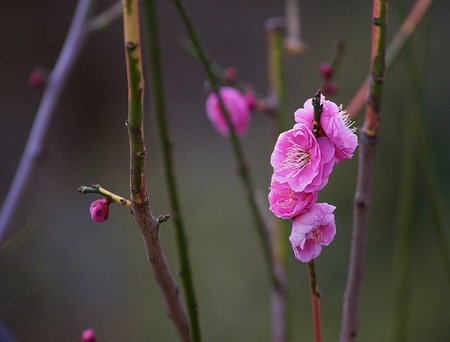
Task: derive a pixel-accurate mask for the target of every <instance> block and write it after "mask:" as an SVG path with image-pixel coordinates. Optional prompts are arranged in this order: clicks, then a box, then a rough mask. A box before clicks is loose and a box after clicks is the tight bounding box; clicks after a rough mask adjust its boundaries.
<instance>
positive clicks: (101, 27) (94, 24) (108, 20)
mask: <svg viewBox="0 0 450 342" xmlns="http://www.w3.org/2000/svg"><path fill="white" fill-rule="evenodd" d="M121 16H122V4H121V2H120V1H117V2H116V3H114V4H112V5H111V6H110V7H108V8H107V9H106V10H104V11H103V12H102V13H100V14H98V15H96V16H95V17H93V18H92V19H91V20H89V31H90V32H91V33H100V32H103V31H105V30H107V29H108V28H109V27H110V26H111V25H112V24H114V23H115V22H116V21H119V19H120V18H121Z"/></svg>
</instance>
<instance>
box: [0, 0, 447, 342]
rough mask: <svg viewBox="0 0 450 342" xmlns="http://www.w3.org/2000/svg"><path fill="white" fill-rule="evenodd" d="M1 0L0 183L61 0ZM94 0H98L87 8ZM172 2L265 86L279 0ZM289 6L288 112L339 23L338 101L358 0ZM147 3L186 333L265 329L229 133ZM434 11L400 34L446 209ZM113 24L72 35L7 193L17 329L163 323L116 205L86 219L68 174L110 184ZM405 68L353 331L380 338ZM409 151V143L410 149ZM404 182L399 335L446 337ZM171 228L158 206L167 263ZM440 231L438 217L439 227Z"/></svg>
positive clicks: (164, 208) (251, 153)
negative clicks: (32, 169)
mask: <svg viewBox="0 0 450 342" xmlns="http://www.w3.org/2000/svg"><path fill="white" fill-rule="evenodd" d="M1 3H2V6H1V8H2V11H1V13H0V32H2V33H1V34H0V46H2V47H3V49H2V53H1V54H0V70H1V74H2V77H0V94H1V95H0V160H1V162H0V199H1V198H4V196H5V195H6V192H7V191H8V188H9V185H10V182H11V180H12V178H13V175H14V172H15V169H16V167H17V165H18V162H19V159H20V156H21V153H22V151H23V148H24V146H25V143H26V139H27V135H28V133H29V131H30V128H31V125H32V123H33V118H34V116H35V113H36V109H37V107H38V105H39V101H40V99H41V96H42V90H36V89H31V88H30V87H29V86H28V83H27V79H28V76H29V74H30V72H31V70H32V69H33V68H34V67H41V68H44V69H49V70H50V69H51V68H52V67H53V65H54V63H55V61H56V58H57V56H58V53H59V51H60V48H61V46H62V44H63V41H64V38H65V35H66V33H67V30H68V27H69V24H70V21H71V16H72V13H73V10H74V8H75V5H76V2H75V1H55V0H47V1H41V2H38V1H24V0H21V1H2V2H1ZM111 3H112V2H110V1H98V5H97V7H96V8H97V11H100V10H102V9H104V8H106V7H107V6H108V5H109V4H111ZM407 3H408V5H411V3H412V1H408V2H407ZM187 4H188V6H189V8H190V10H191V12H192V14H193V19H194V21H195V23H196V25H197V28H198V31H199V34H200V37H201V39H202V41H203V42H204V44H205V45H206V47H207V49H208V51H209V53H210V56H211V57H212V58H213V59H214V60H216V61H217V62H218V63H220V64H222V65H224V66H234V67H235V68H236V69H237V70H238V72H239V75H240V76H241V78H242V79H243V80H245V81H246V82H248V83H252V84H253V85H254V87H255V89H256V91H257V93H258V94H259V95H261V96H263V95H265V94H266V92H267V83H268V79H267V71H266V70H267V51H266V36H265V31H264V23H265V20H266V19H267V18H270V17H279V16H283V14H284V8H283V2H282V1H274V0H271V1H269V0H249V1H240V0H229V1H224V0H214V1H206V2H205V1H187ZM301 6H302V19H303V38H304V40H305V41H306V42H307V43H308V44H309V47H310V50H309V53H308V54H306V55H304V56H301V57H287V58H286V81H287V89H288V112H289V113H293V111H294V110H295V109H296V108H298V107H301V106H302V104H303V102H304V101H305V100H306V99H307V98H309V97H311V96H312V95H313V94H314V92H315V91H316V90H317V89H318V87H319V85H320V74H319V71H318V70H319V66H320V64H321V63H322V62H325V61H330V59H331V57H332V55H333V53H334V51H335V47H336V41H337V40H338V39H340V38H343V39H345V42H346V52H345V56H344V60H343V62H342V65H341V69H340V70H339V71H338V74H337V75H336V82H337V83H338V85H339V89H340V92H339V94H338V95H336V96H335V97H333V100H334V101H335V102H338V103H343V104H346V103H348V102H349V100H350V99H351V98H352V95H353V94H354V92H355V91H356V90H357V89H358V87H359V85H360V84H361V82H362V80H363V79H364V77H365V76H366V75H367V73H368V67H369V51H370V16H371V1H368V0H365V1H360V0H352V1H349V0H348V1H325V0H321V1H314V2H312V1H301ZM158 7H159V11H158V14H159V19H160V26H161V34H162V45H161V52H162V55H163V58H164V70H163V71H164V76H165V90H166V98H167V107H168V112H169V113H170V129H171V131H172V134H173V137H174V140H175V161H176V166H177V177H178V183H179V185H180V191H181V198H182V211H183V214H184V217H185V220H186V226H187V230H188V235H189V243H190V253H191V260H192V264H193V274H194V281H195V285H196V291H197V297H198V303H199V309H200V316H201V321H202V327H203V330H204V333H203V334H204V340H205V341H269V340H270V321H269V317H270V297H269V284H268V283H269V282H268V276H267V274H266V273H265V266H264V263H263V258H262V254H261V249H260V245H259V241H258V240H257V238H256V230H255V228H254V226H253V221H252V218H251V217H250V215H249V212H248V205H247V202H246V199H245V193H244V189H243V188H242V186H241V183H240V180H239V178H238V177H237V174H236V172H235V167H236V165H235V161H234V158H233V155H232V152H231V147H230V145H229V142H228V141H227V140H226V139H224V138H222V137H221V136H219V135H218V134H217V133H216V132H215V131H214V130H213V129H212V127H211V126H210V124H209V122H208V121H207V119H206V116H205V112H204V101H205V98H206V95H207V93H206V92H205V90H204V89H205V77H204V73H203V71H202V69H201V68H200V66H199V65H198V64H197V63H196V62H194V61H192V60H191V59H189V58H187V57H186V56H185V54H184V53H183V52H182V51H181V50H180V49H179V47H178V41H179V39H180V38H182V37H184V36H185V32H184V29H183V27H182V25H181V23H180V20H179V17H178V15H177V13H176V12H175V10H174V8H173V7H172V6H171V4H170V3H169V2H168V1H159V2H158ZM449 11H450V3H448V2H446V1H436V3H435V5H434V8H433V9H432V11H431V13H430V15H428V16H427V17H426V19H425V21H424V22H423V24H422V25H421V26H420V27H419V29H418V31H417V33H416V34H415V35H414V38H413V39H412V47H413V51H414V53H415V56H416V59H417V63H418V66H419V74H420V75H421V77H423V83H422V85H423V90H422V91H421V97H422V100H423V103H424V108H425V112H424V114H425V119H424V124H425V126H426V127H425V130H426V132H427V134H428V137H429V138H430V149H429V150H428V152H426V153H427V155H428V156H427V157H428V158H429V159H430V160H431V167H432V169H433V171H434V173H435V175H436V179H437V180H438V188H439V194H440V196H441V198H442V199H443V203H444V211H445V215H447V216H445V222H446V223H448V222H449V217H448V214H447V212H448V210H447V209H448V207H449V196H448V195H449V191H450V181H449V177H448V176H449V174H450V149H449V148H448V147H449V140H448V139H449V138H448V137H449V127H450V115H449V110H448V105H447V101H448V95H449V92H448V89H449V88H448V85H449V83H448V79H449V76H450V73H449V71H448V67H447V66H446V65H448V57H449V52H450V45H449V37H450V36H449V32H450V20H449V17H448V13H450V12H449ZM398 15H399V11H398V8H397V6H396V3H394V2H393V3H392V4H391V13H390V18H389V36H390V37H391V36H392V34H393V32H394V31H395V30H396V29H397V28H398V26H399V19H398V18H399V16H398ZM122 40H123V37H122V24H121V22H120V21H118V22H117V23H116V24H115V25H114V26H113V27H112V28H110V29H109V30H108V31H106V32H104V33H102V34H100V35H97V36H95V37H92V38H90V39H89V41H88V43H87V45H86V46H85V48H84V49H83V51H82V55H81V58H80V60H79V62H78V63H77V65H76V67H75V71H74V73H73V74H72V75H71V77H70V81H69V85H68V87H67V88H66V89H65V90H64V93H63V96H62V98H61V101H60V104H59V106H58V110H57V113H56V115H55V119H54V121H53V122H52V125H51V128H50V132H51V133H50V134H49V136H48V138H47V140H46V153H45V160H44V162H43V164H42V166H41V167H40V169H39V170H37V171H36V173H35V174H34V176H33V180H32V185H31V187H30V189H29V192H28V195H27V199H26V201H25V203H23V204H22V205H21V207H20V208H18V215H17V217H16V219H15V221H14V227H13V232H18V231H20V230H22V229H24V228H25V227H26V226H27V225H30V224H32V225H34V227H35V229H34V230H33V232H32V234H31V236H30V237H29V238H28V239H27V240H26V241H25V242H24V243H23V244H22V245H20V246H19V247H18V248H17V249H16V250H14V251H13V252H12V253H10V254H9V255H8V256H6V257H5V258H3V259H1V260H0V321H1V322H3V324H4V325H5V326H7V327H8V329H9V330H10V332H11V333H12V334H13V335H14V337H15V338H16V339H17V341H44V340H45V341H75V340H77V338H79V336H80V334H81V331H82V330H83V329H85V328H88V327H92V328H94V329H95V330H96V332H97V336H98V340H99V341H173V340H176V335H175V333H174V331H173V329H172V326H171V323H170V322H169V319H168V318H167V317H166V314H165V310H164V305H163V302H162V299H161V297H160V295H159V290H158V288H157V287H156V285H155V283H154V280H153V278H152V276H151V273H150V270H149V267H148V265H147V262H146V258H145V251H144V247H143V243H142V239H141V236H140V232H139V230H138V229H137V227H136V226H135V224H134V221H133V220H132V217H131V216H130V214H129V213H128V212H127V210H124V209H123V208H121V207H119V206H113V207H111V213H110V218H109V220H108V221H107V222H106V223H103V224H100V225H99V224H96V223H94V222H92V221H91V219H90V216H89V205H90V203H91V202H92V201H93V200H94V199H96V198H97V197H96V196H91V195H86V196H82V195H80V194H79V193H78V192H77V191H76V189H77V187H78V186H79V185H89V184H93V183H100V184H102V185H103V186H104V187H107V188H108V189H110V190H112V191H115V192H116V193H120V194H123V195H126V194H127V192H128V169H129V164H128V140H127V131H126V129H125V126H124V121H125V118H126V112H127V88H126V74H125V65H124V64H125V63H124V54H123V43H122ZM410 73H411V70H408V67H407V65H406V63H405V58H403V57H401V58H400V59H399V60H398V62H397V63H396V65H395V66H394V67H393V68H392V69H390V70H389V72H388V74H387V79H386V82H385V91H384V97H383V108H382V114H383V118H382V129H381V134H380V140H379V149H378V155H377V160H376V170H375V179H374V187H373V200H372V211H371V223H370V234H369V246H368V257H367V273H366V280H365V285H364V291H363V293H362V312H361V316H362V325H361V330H360V339H359V340H360V341H383V340H386V339H387V338H388V337H389V332H390V322H391V321H390V318H391V314H392V300H393V298H392V279H393V267H392V256H393V248H394V247H393V242H394V232H395V228H396V212H397V208H398V205H399V203H398V197H399V193H398V184H399V181H400V179H399V177H400V174H401V170H400V167H399V165H400V160H401V149H402V141H403V140H402V137H403V132H404V127H405V122H406V120H408V118H409V117H408V114H409V113H411V111H412V110H414V107H413V106H415V103H416V102H414V99H415V98H414V96H413V92H412V90H411V86H410V83H411V81H410V77H409V75H410ZM147 84H149V82H147ZM147 90H149V86H147ZM289 115H290V114H289ZM145 120H146V138H147V149H148V151H149V153H148V186H149V194H150V200H151V205H152V209H153V212H154V213H155V214H160V213H167V212H168V211H169V207H168V202H167V195H166V190H165V183H164V178H163V173H162V163H161V158H160V148H159V144H158V139H157V138H158V137H157V134H158V132H157V131H156V129H155V124H154V119H153V113H152V100H151V98H150V97H149V96H148V94H147V98H146V118H145ZM360 124H361V118H359V119H358V125H360ZM268 127H269V126H268V121H267V118H266V117H265V116H264V115H261V114H255V115H254V117H253V119H252V124H251V129H250V131H249V132H248V134H247V135H246V137H245V138H244V139H243V144H244V148H245V153H246V156H247V159H248V162H249V166H250V169H251V172H252V173H253V176H254V179H255V184H256V185H257V187H258V188H259V189H260V191H261V194H262V195H263V197H265V196H266V194H267V192H268V190H267V189H268V185H269V181H270V175H271V169H270V165H269V156H270V153H271V149H272V147H273V146H272V145H271V141H270V138H269V135H268V132H269V129H268ZM419 152H420V151H417V153H419ZM420 153H422V152H420ZM423 161H424V158H423V156H419V164H421V163H423ZM356 165H357V156H355V157H354V158H353V159H352V160H350V161H347V162H345V163H341V164H339V165H337V166H336V167H335V171H334V172H333V174H332V176H331V178H330V181H329V184H328V186H327V187H326V188H325V189H324V190H323V191H321V193H320V198H319V200H320V201H326V202H329V203H332V204H334V205H336V206H337V210H336V212H335V214H336V221H337V229H338V232H337V235H336V238H335V241H334V242H333V244H331V245H330V246H329V247H327V248H325V249H324V251H323V253H322V255H321V256H320V258H319V259H318V260H317V261H316V269H317V272H318V277H319V285H320V287H321V290H322V292H323V294H324V296H323V299H322V315H323V330H324V340H325V341H333V340H337V336H338V334H339V328H340V322H341V306H342V297H343V292H344V287H345V280H346V274H347V264H348V258H349V247H350V235H351V223H352V200H353V194H354V188H355V177H356ZM415 185H416V186H417V188H416V189H417V198H416V201H415V210H414V218H413V222H414V226H413V233H412V234H413V253H412V257H413V260H412V263H413V268H412V273H411V279H410V288H411V300H410V316H409V317H405V319H407V320H408V321H407V327H408V335H407V337H408V341H424V340H427V341H444V340H448V339H449V338H450V320H449V317H450V310H449V307H450V296H449V295H448V293H449V291H448V289H449V283H448V278H446V274H445V271H444V268H443V263H442V262H441V260H440V257H439V252H438V248H437V238H436V235H435V234H434V231H433V227H432V220H431V214H430V211H429V207H428V206H427V203H428V201H429V199H428V198H427V197H426V195H425V194H426V191H425V188H424V186H425V185H424V182H423V181H422V179H420V177H419V179H418V181H417V184H415ZM171 228H172V227H171V223H170V220H169V222H167V223H164V225H163V226H162V230H161V235H162V239H163V242H164V247H165V249H166V252H167V257H168V259H169V261H170V264H171V266H172V269H173V270H174V271H176V269H177V266H176V251H175V249H174V242H173V234H172V229H171ZM448 236H449V235H448V228H447V243H448V242H449V241H448ZM291 259H292V260H291V262H290V265H289V273H290V275H291V302H292V305H291V309H292V331H291V334H292V337H293V340H295V341H310V340H312V326H311V314H310V299H309V292H308V286H309V285H308V282H307V273H306V267H305V265H303V264H301V263H299V262H297V261H295V259H294V258H293V256H292V258H291Z"/></svg>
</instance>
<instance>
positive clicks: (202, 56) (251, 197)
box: [172, 0, 282, 287]
mask: <svg viewBox="0 0 450 342" xmlns="http://www.w3.org/2000/svg"><path fill="white" fill-rule="evenodd" d="M172 2H173V3H174V5H175V7H176V8H177V10H178V12H179V14H180V16H181V18H182V19H183V23H184V25H185V27H186V30H187V32H188V34H189V37H190V39H191V40H192V44H193V45H194V48H195V50H196V52H197V55H198V58H199V60H200V62H201V64H202V66H203V68H204V69H205V72H206V75H207V77H208V80H209V82H210V83H211V88H212V90H213V92H214V94H215V95H216V96H217V98H218V100H219V106H220V109H221V111H222V113H224V117H225V119H226V121H227V124H228V128H229V131H230V140H231V144H232V147H233V151H234V155H235V157H236V160H237V164H238V167H239V173H240V176H241V179H242V181H243V184H244V186H245V189H246V191H247V199H248V201H249V204H250V210H251V212H252V215H253V217H254V219H255V222H256V228H257V232H258V235H259V238H260V241H261V243H262V247H263V254H264V260H265V263H266V266H267V269H268V271H269V274H270V278H271V281H272V283H273V285H274V286H276V287H278V286H282V285H281V283H280V279H278V276H277V274H276V272H275V270H274V267H273V263H272V256H273V251H272V246H271V243H270V237H269V232H268V229H267V227H266V223H265V222H264V219H263V217H262V215H261V213H260V211H259V208H258V204H257V202H256V199H255V194H254V187H253V182H252V179H251V177H250V173H249V171H248V169H247V164H246V162H245V157H244V153H243V150H242V147H241V144H240V142H239V139H238V137H237V135H236V132H235V130H234V126H233V125H232V123H231V119H230V115H229V113H228V110H227V108H226V107H225V105H224V102H223V99H222V97H221V96H220V93H219V85H218V82H217V77H216V75H215V73H214V71H213V69H212V67H211V62H210V60H209V58H208V56H207V55H206V52H205V51H204V50H203V47H202V46H201V44H200V40H199V38H198V36H197V32H196V31H195V28H194V26H193V24H192V20H191V18H190V17H189V14H188V12H187V9H186V7H185V4H184V2H183V1H182V0H172Z"/></svg>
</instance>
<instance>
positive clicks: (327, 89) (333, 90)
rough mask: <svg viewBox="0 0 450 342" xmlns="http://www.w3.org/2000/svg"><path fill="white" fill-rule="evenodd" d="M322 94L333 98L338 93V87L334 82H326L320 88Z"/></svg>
mask: <svg viewBox="0 0 450 342" xmlns="http://www.w3.org/2000/svg"><path fill="white" fill-rule="evenodd" d="M322 90H323V93H324V94H325V95H327V96H334V95H336V94H337V92H338V91H339V89H338V86H337V85H336V83H334V82H326V83H325V84H324V85H323V86H322Z"/></svg>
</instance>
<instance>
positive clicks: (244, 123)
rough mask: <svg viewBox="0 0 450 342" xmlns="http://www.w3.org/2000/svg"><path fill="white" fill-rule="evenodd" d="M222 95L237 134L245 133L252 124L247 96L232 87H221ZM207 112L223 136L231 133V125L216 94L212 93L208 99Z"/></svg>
mask: <svg viewBox="0 0 450 342" xmlns="http://www.w3.org/2000/svg"><path fill="white" fill-rule="evenodd" d="M220 96H221V97H222V100H223V102H224V105H225V108H226V109H227V111H228V114H229V116H230V119H231V122H232V124H233V127H234V130H235V132H236V134H237V135H244V134H245V133H246V132H247V130H248V126H249V124H250V109H249V103H248V101H247V99H246V97H245V96H244V95H243V94H242V93H241V92H240V91H239V90H237V89H235V88H232V87H222V88H220ZM206 113H207V115H208V118H209V120H210V121H211V123H212V125H213V126H214V128H215V129H216V130H217V131H218V132H219V133H220V134H222V135H223V136H225V137H227V136H228V135H229V127H228V124H227V121H226V119H225V116H224V114H223V113H222V110H221V109H220V104H219V100H218V98H217V96H216V94H214V93H211V94H210V95H209V96H208V98H207V99H206Z"/></svg>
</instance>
